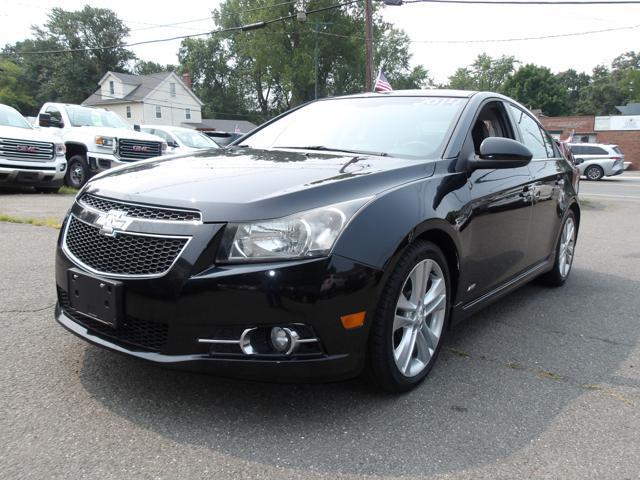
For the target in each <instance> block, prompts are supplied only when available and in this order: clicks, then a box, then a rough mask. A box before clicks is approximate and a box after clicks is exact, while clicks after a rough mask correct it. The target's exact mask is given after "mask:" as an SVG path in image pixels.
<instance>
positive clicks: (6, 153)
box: [0, 104, 67, 193]
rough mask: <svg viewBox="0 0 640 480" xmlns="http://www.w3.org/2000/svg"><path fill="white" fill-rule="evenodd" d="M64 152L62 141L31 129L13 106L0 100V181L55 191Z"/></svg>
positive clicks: (62, 171)
mask: <svg viewBox="0 0 640 480" xmlns="http://www.w3.org/2000/svg"><path fill="white" fill-rule="evenodd" d="M64 154H65V147H64V144H63V143H62V142H60V141H59V140H57V139H56V138H55V137H54V136H53V135H49V134H47V133H45V132H40V131H38V130H35V129H34V128H33V127H32V126H31V125H29V123H28V122H27V121H26V120H25V118H24V117H23V116H22V115H20V113H19V112H18V111H17V110H16V109H14V108H12V107H10V106H8V105H3V104H0V185H8V184H10V185H29V186H33V187H35V188H36V190H38V191H40V192H46V193H50V192H51V193H53V192H57V191H58V190H59V189H60V187H61V186H62V180H63V178H64V174H65V169H66V167H67V160H66V158H65V155H64Z"/></svg>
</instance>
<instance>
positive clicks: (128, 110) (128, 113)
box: [127, 105, 131, 118]
mask: <svg viewBox="0 0 640 480" xmlns="http://www.w3.org/2000/svg"><path fill="white" fill-rule="evenodd" d="M127 118H131V106H129V105H127Z"/></svg>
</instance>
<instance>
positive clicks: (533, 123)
mask: <svg viewBox="0 0 640 480" xmlns="http://www.w3.org/2000/svg"><path fill="white" fill-rule="evenodd" d="M508 108H509V112H510V114H511V116H512V119H513V121H514V123H515V125H516V127H517V128H518V131H519V133H520V136H521V138H522V142H523V143H524V144H525V145H526V146H527V147H528V148H529V150H531V152H532V153H533V158H532V160H531V163H529V171H530V172H531V175H532V177H533V186H532V189H531V192H532V209H533V215H532V220H531V230H530V237H529V249H528V260H527V264H528V265H532V266H533V265H536V264H538V263H541V262H543V261H544V260H546V259H547V258H548V257H549V256H550V255H551V254H552V253H553V250H554V248H555V243H556V238H557V234H558V231H559V229H560V224H561V223H562V218H563V214H564V211H565V210H566V208H567V204H566V199H567V198H569V197H568V195H567V193H568V190H569V189H571V188H573V187H572V176H573V170H572V168H571V165H569V163H568V162H567V161H566V160H565V158H564V157H563V156H562V155H561V154H560V151H559V150H558V149H557V147H556V146H555V144H554V142H553V140H552V139H551V137H550V136H549V134H548V133H547V132H546V131H545V130H544V128H542V126H541V125H540V124H539V122H538V121H537V120H535V119H534V118H533V116H531V115H530V114H529V113H527V112H525V111H524V110H522V109H520V108H519V107H517V106H515V105H513V104H509V107H508Z"/></svg>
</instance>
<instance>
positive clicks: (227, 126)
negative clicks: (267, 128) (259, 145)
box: [182, 118, 257, 133]
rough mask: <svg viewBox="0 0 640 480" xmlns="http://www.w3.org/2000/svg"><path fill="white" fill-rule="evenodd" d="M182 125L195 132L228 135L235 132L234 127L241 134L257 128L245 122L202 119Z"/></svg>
mask: <svg viewBox="0 0 640 480" xmlns="http://www.w3.org/2000/svg"><path fill="white" fill-rule="evenodd" d="M182 125H183V126H185V127H188V128H195V129H197V130H215V131H218V132H229V133H233V132H235V131H236V126H237V127H238V130H240V132H241V133H248V132H250V131H251V130H253V129H254V128H256V127H257V125H256V124H254V123H251V122H248V121H246V120H221V119H217V118H203V119H202V122H182Z"/></svg>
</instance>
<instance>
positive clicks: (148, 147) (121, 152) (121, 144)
mask: <svg viewBox="0 0 640 480" xmlns="http://www.w3.org/2000/svg"><path fill="white" fill-rule="evenodd" d="M161 154H162V146H161V143H160V142H145V141H143V140H132V139H128V138H122V139H120V140H119V141H118V157H120V158H121V159H122V160H144V159H145V158H152V157H157V156H159V155H161Z"/></svg>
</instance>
